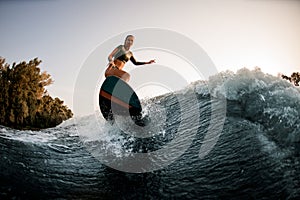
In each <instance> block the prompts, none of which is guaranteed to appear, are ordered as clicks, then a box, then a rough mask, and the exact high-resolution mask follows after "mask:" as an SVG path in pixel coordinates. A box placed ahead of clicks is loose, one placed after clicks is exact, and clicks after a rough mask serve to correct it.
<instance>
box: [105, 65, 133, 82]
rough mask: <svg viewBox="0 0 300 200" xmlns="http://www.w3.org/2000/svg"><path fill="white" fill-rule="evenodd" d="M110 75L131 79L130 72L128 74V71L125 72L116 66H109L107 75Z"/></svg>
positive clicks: (126, 79) (125, 79)
mask: <svg viewBox="0 0 300 200" xmlns="http://www.w3.org/2000/svg"><path fill="white" fill-rule="evenodd" d="M108 76H117V77H119V78H121V79H123V80H124V81H126V82H128V81H129V79H130V74H128V73H127V72H125V71H123V70H119V69H118V68H114V67H108V68H107V70H106V71H105V77H108Z"/></svg>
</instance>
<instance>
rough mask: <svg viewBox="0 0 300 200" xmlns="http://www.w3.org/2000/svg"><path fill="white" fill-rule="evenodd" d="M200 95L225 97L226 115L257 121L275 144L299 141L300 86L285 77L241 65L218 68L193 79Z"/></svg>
mask: <svg viewBox="0 0 300 200" xmlns="http://www.w3.org/2000/svg"><path fill="white" fill-rule="evenodd" d="M193 85H194V89H195V91H196V92H197V93H198V94H199V95H201V96H212V97H214V98H220V97H225V98H226V99H227V104H228V109H227V115H228V116H238V117H242V118H245V119H247V120H249V121H251V122H253V123H255V124H258V125H260V127H261V128H262V129H263V131H264V132H266V133H267V135H268V136H269V137H271V138H272V139H273V140H275V141H276V142H277V143H278V144H279V145H283V146H289V145H291V144H296V143H299V142H300V89H299V88H296V87H295V86H293V85H292V84H290V83H289V82H287V81H286V80H282V79H281V78H279V77H275V76H272V75H269V74H265V73H263V72H262V71H261V70H260V69H259V68H256V69H254V70H249V69H247V68H243V69H240V70H238V71H237V72H236V73H234V72H232V71H225V72H221V73H219V74H217V75H215V76H211V77H210V78H209V80H208V81H198V82H195V83H193Z"/></svg>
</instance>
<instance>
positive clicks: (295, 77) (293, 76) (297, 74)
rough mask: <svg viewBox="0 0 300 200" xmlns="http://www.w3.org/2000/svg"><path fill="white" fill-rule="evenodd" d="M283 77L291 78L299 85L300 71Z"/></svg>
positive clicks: (282, 76) (290, 79)
mask: <svg viewBox="0 0 300 200" xmlns="http://www.w3.org/2000/svg"><path fill="white" fill-rule="evenodd" d="M281 78H283V79H286V80H289V81H290V82H291V83H293V84H294V85H295V86H299V82H300V73H299V72H293V73H292V75H291V76H286V75H281Z"/></svg>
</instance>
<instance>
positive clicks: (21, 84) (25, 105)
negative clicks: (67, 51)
mask: <svg viewBox="0 0 300 200" xmlns="http://www.w3.org/2000/svg"><path fill="white" fill-rule="evenodd" d="M40 63H41V61H40V60H39V59H38V58H35V59H33V60H30V61H29V62H28V63H27V62H21V63H18V64H16V63H13V64H12V66H10V65H9V64H7V63H6V62H5V59H4V58H1V57H0V86H1V87H0V113H1V115H0V124H1V125H4V126H8V127H12V128H17V129H32V130H35V129H41V128H49V127H55V126H57V125H58V124H60V123H62V122H63V121H64V120H67V119H69V118H71V117H72V116H73V113H72V111H71V110H70V109H68V107H67V106H65V105H63V103H64V102H63V101H62V100H60V99H59V98H52V97H51V96H50V95H49V94H48V93H47V90H46V89H45V87H46V86H48V85H50V84H52V83H53V80H52V79H51V75H50V74H48V73H47V72H41V70H40V68H39V67H38V66H39V65H40Z"/></svg>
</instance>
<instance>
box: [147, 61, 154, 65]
mask: <svg viewBox="0 0 300 200" xmlns="http://www.w3.org/2000/svg"><path fill="white" fill-rule="evenodd" d="M152 63H155V60H150V61H149V62H147V64H152Z"/></svg>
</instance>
